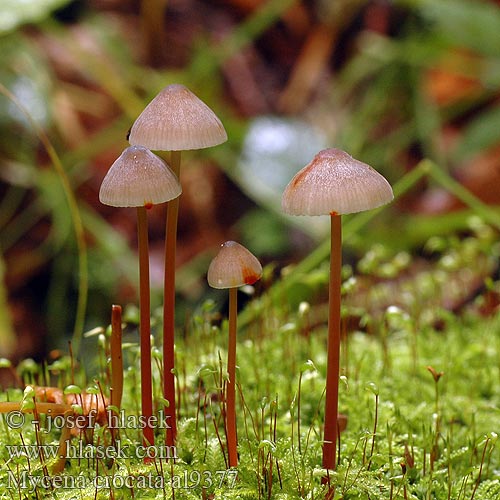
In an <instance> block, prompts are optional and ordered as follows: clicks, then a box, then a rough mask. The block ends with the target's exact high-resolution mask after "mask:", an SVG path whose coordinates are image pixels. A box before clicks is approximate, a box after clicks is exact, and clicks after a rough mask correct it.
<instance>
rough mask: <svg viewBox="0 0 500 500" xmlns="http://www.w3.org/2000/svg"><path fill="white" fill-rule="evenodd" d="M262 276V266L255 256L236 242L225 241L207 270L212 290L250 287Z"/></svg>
mask: <svg viewBox="0 0 500 500" xmlns="http://www.w3.org/2000/svg"><path fill="white" fill-rule="evenodd" d="M261 276H262V266H261V265H260V262H259V261H258V260H257V258H256V257H255V255H253V254H252V253H251V252H250V251H248V250H247V249H246V248H245V247H244V246H243V245H240V244H239V243H236V241H226V242H225V243H223V244H222V245H221V248H220V250H219V253H218V254H217V255H216V256H215V257H214V258H213V260H212V262H211V263H210V266H209V268H208V275H207V280H208V284H209V285H210V286H211V287H212V288H235V287H239V286H243V285H252V284H253V283H255V282H256V281H257V280H259V279H260V277H261Z"/></svg>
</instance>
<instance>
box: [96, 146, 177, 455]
mask: <svg viewBox="0 0 500 500" xmlns="http://www.w3.org/2000/svg"><path fill="white" fill-rule="evenodd" d="M180 194H181V185H180V184H179V181H178V180H177V177H176V176H175V174H174V173H173V172H172V171H171V170H170V168H169V167H168V165H167V164H166V163H165V162H164V161H163V160H161V159H160V158H158V156H156V155H154V154H153V153H152V152H151V151H149V149H146V148H144V147H142V146H131V147H129V148H127V149H125V150H124V151H123V153H122V154H121V155H120V156H119V158H118V159H117V160H116V161H115V162H114V163H113V165H111V168H110V169H109V170H108V173H107V174H106V176H105V177H104V179H103V181H102V184H101V189H100V191H99V200H100V201H101V203H104V204H105V205H111V206H113V207H137V236H138V245H139V308H140V323H139V330H140V345H141V405H142V415H143V417H144V418H145V421H146V422H152V419H151V418H150V417H152V415H153V386H152V378H151V327H150V315H151V306H150V290H149V250H148V219H147V209H150V208H152V206H153V205H156V204H159V203H164V202H166V201H169V200H172V199H174V198H177V197H178V196H179V195H180ZM143 435H144V442H145V443H146V444H147V445H153V444H154V429H153V427H152V426H149V425H148V426H146V427H145V428H144V434H143Z"/></svg>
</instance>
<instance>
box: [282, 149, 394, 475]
mask: <svg viewBox="0 0 500 500" xmlns="http://www.w3.org/2000/svg"><path fill="white" fill-rule="evenodd" d="M393 198H394V195H393V193H392V188H391V186H390V184H389V183H388V182H387V180H386V179H385V178H384V177H383V176H382V175H380V174H379V173H378V172H377V171H376V170H374V169H373V168H372V167H370V166H369V165H367V164H366V163H362V162H360V161H358V160H355V159H354V158H352V156H350V155H349V154H347V153H345V152H344V151H341V150H339V149H325V150H323V151H320V152H319V153H318V154H317V155H316V156H315V157H314V158H313V160H312V161H311V162H310V163H309V164H308V165H306V166H305V167H304V168H303V169H302V170H300V171H299V172H298V173H297V174H296V175H295V176H294V177H293V179H292V180H291V181H290V183H289V184H288V186H287V187H286V188H285V191H284V192H283V197H282V209H283V211H284V212H285V213H287V214H290V215H330V219H331V250H330V284H329V316H328V357H327V374H326V397H325V399H326V401H325V427H324V443H323V467H324V468H325V469H327V470H330V469H335V467H336V457H335V453H336V444H337V418H338V383H339V382H338V381H339V371H340V366H339V354H340V285H341V277H340V273H341V266H342V226H341V215H342V214H349V213H354V212H362V211H364V210H370V209H373V208H376V207H379V206H381V205H385V204H386V203H389V202H390V201H391V200H392V199H393Z"/></svg>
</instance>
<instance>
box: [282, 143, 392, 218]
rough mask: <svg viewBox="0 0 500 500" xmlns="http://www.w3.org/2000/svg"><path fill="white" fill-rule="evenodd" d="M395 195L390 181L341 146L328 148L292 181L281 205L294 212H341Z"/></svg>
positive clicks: (367, 207) (368, 207)
mask: <svg viewBox="0 0 500 500" xmlns="http://www.w3.org/2000/svg"><path fill="white" fill-rule="evenodd" d="M393 198H394V194H393V192H392V188H391V186H390V184H389V183H388V182H387V180H386V179H385V177H383V176H382V175H381V174H379V173H378V172H377V171H376V170H374V169H373V168H372V167H370V166H369V165H367V164H366V163H363V162H361V161H358V160H355V159H354V158H353V157H352V156H350V155H349V154H347V153H345V152H344V151H341V150H340V149H324V150H323V151H320V152H319V153H318V154H317V155H316V156H315V157H314V158H313V160H312V161H311V162H310V163H309V164H308V165H306V166H305V167H304V168H303V169H302V170H300V171H299V172H298V173H297V174H296V175H295V176H294V177H293V179H292V180H291V181H290V182H289V184H288V186H287V187H286V188H285V191H284V192H283V197H282V199H281V206H282V209H283V211H284V212H285V213H287V214H290V215H332V214H334V215H335V214H337V215H341V214H350V213H354V212H362V211H364V210H371V209H373V208H376V207H379V206H381V205H385V204H386V203H389V202H390V201H391V200H392V199H393Z"/></svg>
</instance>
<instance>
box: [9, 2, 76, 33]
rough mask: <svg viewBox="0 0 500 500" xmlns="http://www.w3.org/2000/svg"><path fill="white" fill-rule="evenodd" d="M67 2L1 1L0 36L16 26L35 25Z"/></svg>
mask: <svg viewBox="0 0 500 500" xmlns="http://www.w3.org/2000/svg"><path fill="white" fill-rule="evenodd" d="M67 3H69V0H2V4H1V6H0V34H4V33H8V32H9V31H13V30H14V29H16V28H17V27H18V26H20V25H22V24H27V23H36V22H39V21H41V20H43V19H44V18H46V17H47V16H48V15H49V14H50V13H51V12H52V11H53V10H55V9H58V8H60V7H62V6H63V5H66V4H67Z"/></svg>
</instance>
